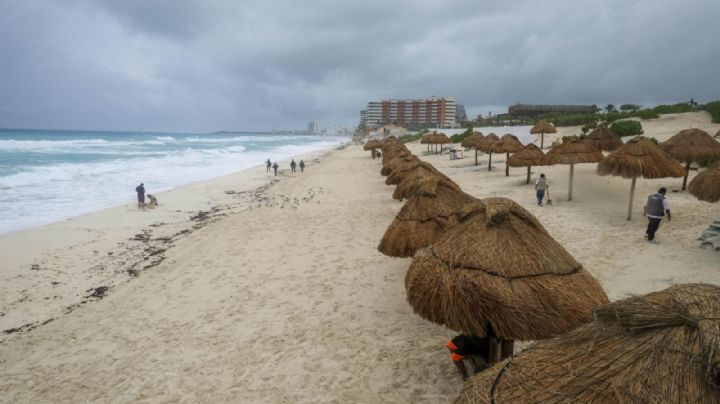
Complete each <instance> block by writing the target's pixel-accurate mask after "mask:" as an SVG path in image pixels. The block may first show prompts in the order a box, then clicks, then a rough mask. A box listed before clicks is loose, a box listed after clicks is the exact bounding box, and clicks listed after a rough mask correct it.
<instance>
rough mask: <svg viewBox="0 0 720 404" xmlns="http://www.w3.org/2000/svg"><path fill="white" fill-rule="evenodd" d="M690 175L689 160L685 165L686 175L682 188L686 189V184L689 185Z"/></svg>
mask: <svg viewBox="0 0 720 404" xmlns="http://www.w3.org/2000/svg"><path fill="white" fill-rule="evenodd" d="M688 175H690V162H689V161H688V162H687V165H686V166H685V176H684V177H683V187H682V190H683V191H684V190H685V186H686V185H687V177H688Z"/></svg>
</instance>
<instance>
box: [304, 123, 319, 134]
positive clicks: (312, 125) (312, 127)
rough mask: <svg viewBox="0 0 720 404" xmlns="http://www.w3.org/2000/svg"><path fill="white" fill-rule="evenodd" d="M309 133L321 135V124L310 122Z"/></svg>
mask: <svg viewBox="0 0 720 404" xmlns="http://www.w3.org/2000/svg"><path fill="white" fill-rule="evenodd" d="M307 131H308V133H320V124H319V123H317V122H315V121H310V123H309V124H308V130H307Z"/></svg>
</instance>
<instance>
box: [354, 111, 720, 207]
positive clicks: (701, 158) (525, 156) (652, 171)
mask: <svg viewBox="0 0 720 404" xmlns="http://www.w3.org/2000/svg"><path fill="white" fill-rule="evenodd" d="M549 127H550V128H552V126H551V125H549ZM535 129H536V128H533V130H535ZM533 130H531V132H532V131H533ZM427 136H430V137H442V136H443V135H442V134H430V135H427ZM445 137H447V136H445ZM448 141H449V139H448ZM380 144H381V141H370V142H368V144H366V146H365V147H366V149H368V148H377V147H379V145H380ZM461 146H463V147H465V148H471V149H475V151H476V154H475V164H476V165H477V151H478V150H480V151H483V152H486V153H488V154H489V159H488V169H491V166H492V153H506V160H505V175H506V176H508V175H510V171H509V169H510V167H527V180H526V182H527V183H529V182H530V168H531V167H532V166H543V165H555V164H568V165H569V166H570V180H569V186H568V200H572V191H573V176H574V171H575V170H574V168H575V167H574V165H575V164H582V163H599V164H598V167H597V173H598V174H599V175H614V176H622V177H624V178H629V179H631V180H632V181H631V185H630V201H629V204H628V214H627V219H628V220H630V219H631V218H632V208H633V199H634V193H635V182H636V180H637V178H638V177H642V178H647V179H657V178H666V177H683V185H682V190H685V188H686V184H687V178H688V174H689V172H690V166H691V164H692V163H711V162H714V161H717V160H719V159H720V143H719V142H718V141H716V140H715V139H714V138H713V137H712V136H710V135H709V134H708V133H707V132H705V131H703V130H700V129H695V128H693V129H685V130H682V131H680V132H678V133H677V134H676V135H674V136H673V137H671V138H670V139H668V140H667V141H665V142H663V143H661V144H660V145H659V146H658V145H656V144H655V143H654V142H653V141H651V140H650V139H648V138H646V137H643V136H637V137H635V138H633V139H631V140H629V141H628V142H626V143H623V142H622V140H621V139H620V138H619V137H617V136H616V135H615V134H614V133H612V132H611V131H610V130H609V129H608V128H607V127H605V126H604V125H600V126H598V127H597V128H596V129H595V130H594V131H593V132H592V133H590V135H589V136H588V137H587V138H586V139H580V138H578V137H577V136H568V137H565V138H563V142H562V143H560V144H558V145H556V146H555V147H553V148H552V149H551V150H550V151H548V152H547V153H543V151H542V150H541V149H540V148H538V147H537V146H535V145H534V144H532V143H531V144H528V145H527V146H523V145H522V143H520V141H519V140H518V138H517V137H515V136H513V135H511V134H506V135H503V136H502V137H501V138H498V137H497V136H496V135H495V134H494V133H490V134H488V135H487V136H484V135H483V134H482V133H480V132H475V133H473V134H472V135H471V136H468V137H467V138H466V139H465V140H463V142H462V143H461ZM603 151H609V152H610V154H608V155H607V156H604V155H603V153H602V152H603ZM511 153H513V154H512V156H511V155H510V154H511ZM680 162H683V163H685V164H686V166H685V167H683V166H682V165H681V164H680ZM719 170H720V168H719V167H718V166H713V167H712V169H711V170H706V171H707V173H706V174H704V176H697V177H696V178H695V179H694V180H693V182H691V184H690V192H691V193H693V194H694V195H696V196H697V197H698V198H699V199H702V200H709V199H712V197H710V196H712V195H716V196H717V197H718V198H720V190H718V187H716V186H713V182H712V181H707V180H702V179H703V178H706V177H713V178H714V177H716V176H717V175H718V171H719ZM715 200H717V199H715Z"/></svg>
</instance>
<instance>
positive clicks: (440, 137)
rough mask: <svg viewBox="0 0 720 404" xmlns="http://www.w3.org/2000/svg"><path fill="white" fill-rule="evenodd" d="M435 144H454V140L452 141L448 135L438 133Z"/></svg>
mask: <svg viewBox="0 0 720 404" xmlns="http://www.w3.org/2000/svg"><path fill="white" fill-rule="evenodd" d="M435 142H436V143H437V144H447V143H452V140H450V138H449V137H448V135H446V134H444V133H442V132H441V133H438V134H437V136H436V137H435Z"/></svg>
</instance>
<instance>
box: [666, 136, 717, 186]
mask: <svg viewBox="0 0 720 404" xmlns="http://www.w3.org/2000/svg"><path fill="white" fill-rule="evenodd" d="M660 148H661V149H662V150H663V151H664V152H665V154H667V155H668V156H670V157H672V158H674V159H675V160H678V161H682V162H684V163H686V166H685V176H684V177H683V185H682V190H683V191H684V190H685V188H686V186H687V177H688V174H689V173H690V164H691V163H692V162H713V161H717V160H718V159H720V143H718V141H717V140H715V139H713V137H712V136H710V134H708V133H707V132H705V131H704V130H700V129H685V130H681V131H680V132H678V133H677V134H675V135H674V136H673V137H671V138H670V139H668V140H666V141H664V142H662V143H661V144H660Z"/></svg>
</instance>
